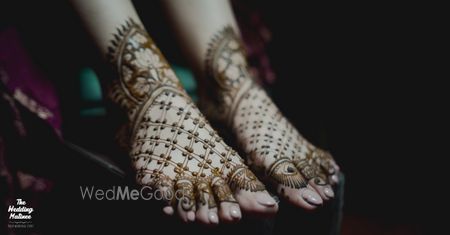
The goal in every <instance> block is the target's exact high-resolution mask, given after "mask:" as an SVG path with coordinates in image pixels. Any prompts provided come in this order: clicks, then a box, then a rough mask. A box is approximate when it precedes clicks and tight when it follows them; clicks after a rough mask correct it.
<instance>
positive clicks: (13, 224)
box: [8, 198, 34, 228]
mask: <svg viewBox="0 0 450 235" xmlns="http://www.w3.org/2000/svg"><path fill="white" fill-rule="evenodd" d="M33 212H34V209H33V207H28V206H27V203H26V201H25V200H22V199H21V198H17V199H16V205H10V206H9V207H8V213H9V216H8V218H9V224H8V226H9V227H10V228H32V227H33V223H32V218H33V217H32V214H33Z"/></svg>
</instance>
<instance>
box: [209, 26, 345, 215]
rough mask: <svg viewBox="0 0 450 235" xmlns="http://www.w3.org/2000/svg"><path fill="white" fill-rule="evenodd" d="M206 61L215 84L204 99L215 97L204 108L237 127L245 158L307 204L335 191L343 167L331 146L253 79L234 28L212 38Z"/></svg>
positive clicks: (311, 206)
mask: <svg viewBox="0 0 450 235" xmlns="http://www.w3.org/2000/svg"><path fill="white" fill-rule="evenodd" d="M206 65H207V66H206V71H207V76H208V80H206V81H207V82H210V81H213V86H214V87H215V89H214V91H213V93H210V94H206V96H208V98H209V99H204V100H211V102H210V103H209V106H208V105H204V106H203V107H204V108H205V114H206V115H210V118H211V119H214V120H217V121H220V122H221V123H223V124H226V125H227V126H228V127H230V128H231V129H232V130H233V133H234V135H235V137H236V139H237V141H238V143H239V145H240V146H241V148H242V150H243V151H244V152H245V153H246V155H247V156H246V157H247V164H248V165H249V166H251V167H252V168H253V169H254V170H255V171H257V170H260V171H261V170H262V171H264V172H265V174H266V176H267V178H268V179H270V181H271V182H272V183H274V186H275V188H276V189H277V192H278V193H279V194H280V196H282V197H284V198H285V199H287V200H288V201H289V202H291V203H293V204H295V205H298V206H300V207H303V208H305V209H314V208H316V207H317V206H318V205H320V204H322V201H323V200H329V199H330V198H332V197H334V193H333V189H332V188H331V186H330V184H334V183H337V182H338V177H337V173H338V171H339V167H338V166H337V164H336V163H335V161H334V160H333V158H332V157H331V155H330V154H329V153H328V152H326V151H323V150H321V149H319V148H317V147H315V146H313V145H312V144H310V143H309V142H308V141H307V140H306V139H304V138H303V137H302V136H301V135H300V134H299V132H298V131H297V130H296V129H295V128H294V126H293V125H292V124H291V123H290V122H289V121H288V120H287V119H286V118H285V117H284V116H283V115H282V114H281V112H280V111H279V109H278V108H277V106H276V105H275V104H274V103H273V101H272V100H271V99H270V97H269V96H268V95H267V93H266V92H265V91H264V90H263V89H261V88H260V87H259V86H258V85H257V84H256V83H255V82H254V81H253V80H252V79H251V76H250V75H249V73H248V70H247V63H246V59H245V55H244V53H243V48H242V45H241V43H240V40H239V39H238V37H237V36H236V34H235V33H234V32H233V30H232V29H231V28H225V29H224V30H222V31H221V32H220V33H219V34H218V35H217V36H216V37H215V38H214V39H213V41H212V43H211V44H210V49H209V51H208V55H207V61H206ZM211 97H212V98H211ZM208 107H210V108H212V110H208ZM319 195H320V196H319Z"/></svg>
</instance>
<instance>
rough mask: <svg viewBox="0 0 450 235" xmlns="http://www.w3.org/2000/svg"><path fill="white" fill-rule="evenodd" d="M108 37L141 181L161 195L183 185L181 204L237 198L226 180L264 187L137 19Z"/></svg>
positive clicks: (115, 92) (115, 95)
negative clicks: (227, 141) (210, 123)
mask: <svg viewBox="0 0 450 235" xmlns="http://www.w3.org/2000/svg"><path fill="white" fill-rule="evenodd" d="M111 43H112V46H111V47H110V48H109V53H108V56H109V58H110V59H111V62H112V63H113V65H114V66H115V67H116V68H117V71H118V73H119V79H118V80H117V81H115V83H114V84H113V86H112V89H111V93H110V94H111V95H110V97H111V98H112V100H113V101H115V102H116V103H118V104H120V105H121V106H122V107H123V108H124V109H125V110H127V111H128V117H129V120H130V122H129V124H130V127H131V128H130V130H131V134H130V139H129V143H130V149H131V150H130V156H131V158H132V161H133V166H134V168H135V169H136V171H137V176H136V179H137V182H138V183H139V184H141V185H149V186H152V187H153V188H155V189H160V191H161V192H162V193H163V194H164V196H165V197H167V196H168V195H169V196H170V195H175V191H177V190H182V191H183V192H185V193H184V198H183V199H182V200H181V207H182V208H183V210H190V209H191V208H192V207H193V205H194V204H193V202H194V201H195V198H197V199H198V200H199V201H200V202H201V203H207V204H208V205H209V207H214V206H216V203H215V202H214V196H215V198H216V199H217V201H218V202H222V201H229V202H235V200H234V198H233V195H232V193H231V191H230V188H228V185H230V186H232V189H237V188H240V189H245V190H250V191H261V190H264V186H263V185H262V184H261V183H260V182H259V181H258V180H257V179H256V177H254V176H253V173H251V172H250V170H248V169H247V167H246V166H245V165H243V160H242V159H241V158H240V157H239V156H238V154H237V153H236V152H235V151H234V150H233V149H231V148H230V147H229V146H227V145H226V144H225V143H224V141H223V140H222V138H220V137H219V136H218V134H217V132H216V131H215V130H214V129H213V128H211V126H210V125H209V123H208V122H207V121H206V120H205V118H204V116H203V115H202V114H201V113H200V111H199V110H198V109H197V108H196V106H195V105H194V103H193V102H192V100H191V99H190V98H189V97H188V96H187V94H186V92H185V91H184V90H183V88H182V87H181V85H180V83H179V82H178V79H177V78H176V76H175V74H174V73H173V71H172V70H171V68H170V66H169V64H168V63H167V61H166V60H165V59H164V57H163V56H162V54H161V52H160V51H159V50H158V49H157V47H156V46H155V44H154V43H153V41H152V40H151V38H150V37H149V36H148V35H147V33H146V32H145V30H144V29H143V28H142V27H141V26H140V25H139V24H137V23H135V22H133V21H132V20H129V21H127V22H126V23H125V24H124V25H123V26H121V27H120V28H119V29H118V33H117V34H115V35H114V39H113V40H112V42H111ZM241 172H244V173H241ZM241 175H245V176H246V177H245V178H243V177H241ZM224 182H225V183H224ZM206 195H208V197H206Z"/></svg>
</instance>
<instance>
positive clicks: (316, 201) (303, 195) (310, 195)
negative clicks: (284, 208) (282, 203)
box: [278, 186, 323, 210]
mask: <svg viewBox="0 0 450 235" xmlns="http://www.w3.org/2000/svg"><path fill="white" fill-rule="evenodd" d="M278 193H279V194H280V195H281V196H283V197H284V198H285V199H286V200H287V201H288V202H290V203H292V204H294V205H296V206H298V207H301V208H304V209H307V210H314V209H315V208H317V207H318V206H320V205H322V203H323V200H322V198H321V197H320V196H319V194H317V193H316V192H315V191H313V190H312V189H309V188H307V187H305V188H300V189H295V188H290V187H286V186H280V187H279V188H278Z"/></svg>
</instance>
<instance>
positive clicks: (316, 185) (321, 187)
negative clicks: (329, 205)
mask: <svg viewBox="0 0 450 235" xmlns="http://www.w3.org/2000/svg"><path fill="white" fill-rule="evenodd" d="M309 187H310V188H311V189H314V190H315V191H316V192H317V193H319V195H320V197H321V198H322V199H323V200H329V199H331V198H333V197H334V192H333V189H332V188H331V186H330V185H329V184H328V183H327V182H326V181H325V180H324V179H323V178H322V177H316V178H313V179H311V180H309Z"/></svg>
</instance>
